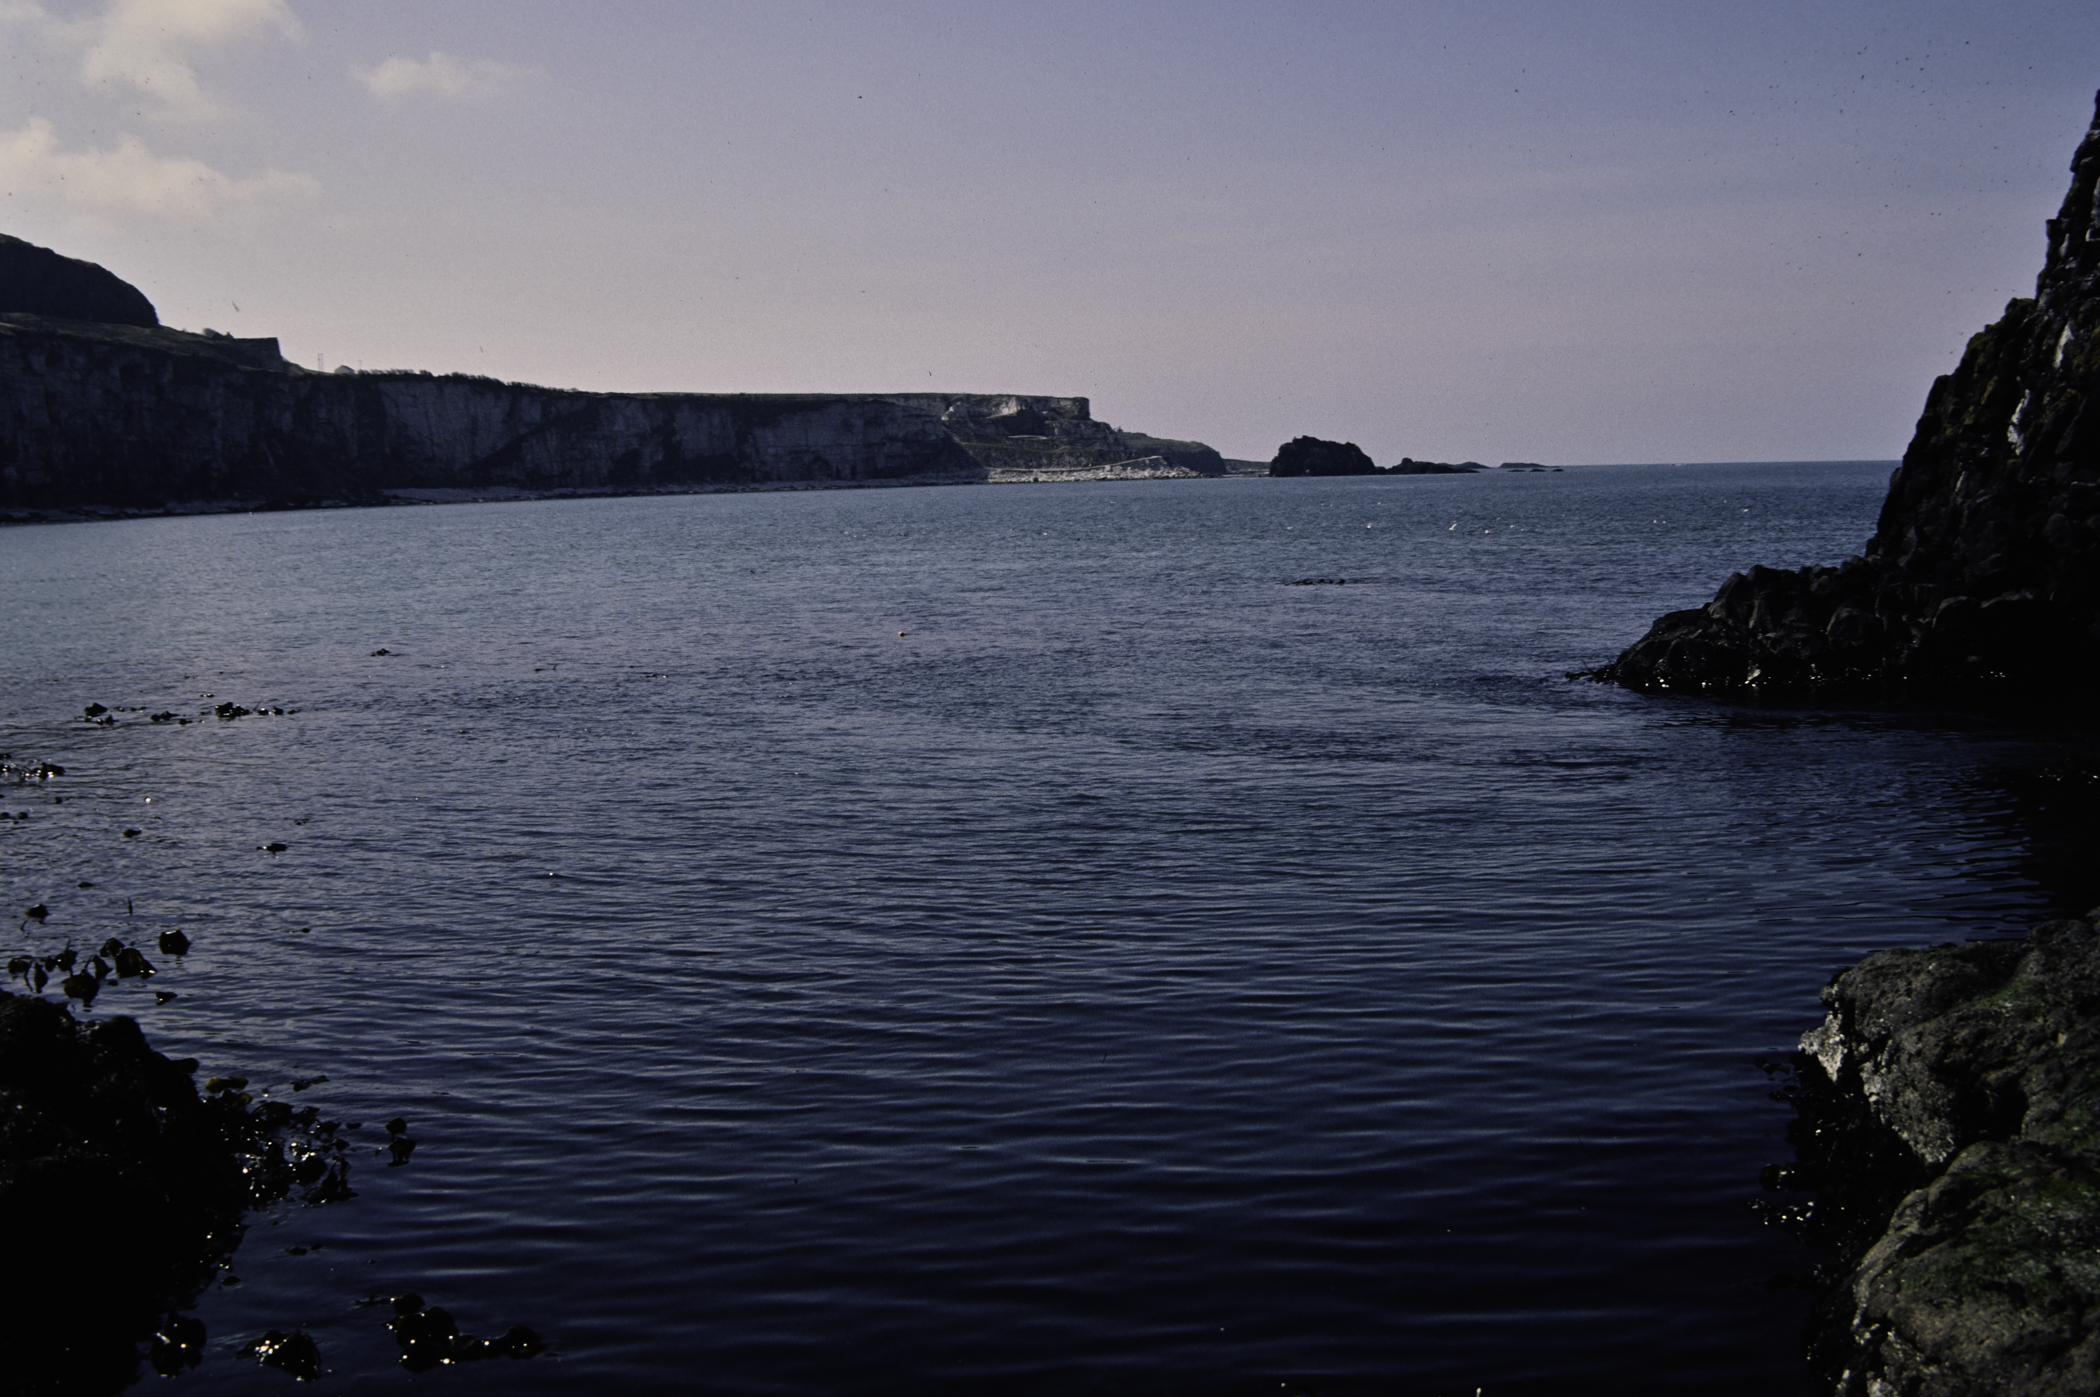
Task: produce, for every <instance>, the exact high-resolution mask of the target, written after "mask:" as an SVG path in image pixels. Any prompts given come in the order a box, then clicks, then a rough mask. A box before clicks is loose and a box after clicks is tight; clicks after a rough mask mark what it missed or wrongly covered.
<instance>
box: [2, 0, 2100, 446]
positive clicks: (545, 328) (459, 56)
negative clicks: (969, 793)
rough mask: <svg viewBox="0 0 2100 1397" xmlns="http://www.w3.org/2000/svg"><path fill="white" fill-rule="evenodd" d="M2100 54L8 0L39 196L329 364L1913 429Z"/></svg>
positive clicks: (1242, 13) (1954, 20) (2097, 24)
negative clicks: (1929, 390)
mask: <svg viewBox="0 0 2100 1397" xmlns="http://www.w3.org/2000/svg"><path fill="white" fill-rule="evenodd" d="M2096 88H2100V13H2096V12H2095V11H2094V9H2093V6H2092V3H2091V0H2078V2H2077V3H2060V2H2059V0H1998V3H1996V4H1994V5H1991V6H1988V7H1986V6H1982V5H1978V4H1975V3H1974V2H1973V0H1963V2H1962V3H1938V0H1917V2H1916V3H1901V4H1898V3H1855V4H1846V3H1833V0H1820V3H1815V4H1797V3H1792V0H1773V2H1772V3H1766V4H1761V5H1755V6H1751V5H1742V4H1737V3H1730V4H1722V3H1704V2H1703V0H1672V2H1671V3H1594V4H1575V3H1569V2H1568V0H1501V2H1500V3H1497V2H1496V0H1484V2H1476V3H1446V4H1410V3H1397V2H1396V3H1361V0H1351V2H1349V3H1343V2H1341V0H1337V2H1336V3H1318V0H1303V2H1302V3H1283V0H1274V2H1273V3H1264V4H1253V3H1230V0H1221V2H1220V3H1208V4H1198V3H1185V2H1184V0H1163V2H1162V3H1154V4H1145V3H1135V2H1133V0H1124V3H1118V4H1095V3H1060V2H1059V0H1038V3H1034V4H1028V5H1015V4H1003V3H996V0H973V2H972V3H967V4H964V3H954V4H951V3H928V2H924V0H899V2H898V3H892V4H881V3H873V2H872V0H861V2H860V3H795V2H794V0H774V3H756V4H745V3H718V4H711V3H700V2H698V0H683V2H680V3H654V2H653V0H651V2H648V3H644V2H643V0H634V2H633V3H629V2H628V0H588V3H584V2H583V0H574V2H571V0H501V2H500V3H497V2H496V0H445V3H443V4H432V3H429V0H414V2H413V3H407V2H405V0H330V3H328V4H326V5H323V4H320V3H317V2H316V0H97V2H96V3H74V4H69V3H63V2H62V0H42V3H37V0H0V232H6V233H11V234H13V235H15V236H17V237H22V238H26V239H28V240H29V241H31V242H35V243H40V244H42V245H44V246H47V247H53V248H57V249H58V250H60V251H62V252H65V253H67V254H68V255H71V256H76V257H83V258H86V259H88V260H90V261H94V262H99V263H101V264H102V265H104V266H106V267H108V268H109V269H110V270H112V271H114V272H116V273H117V274H118V275H120V276H122V277H124V278H125V279H126V280H129V281H131V282H132V283H133V284H135V285H137V286H138V287H139V288H140V289H141V290H143V291H144V292H145V293H146V294H147V296H148V297H150V298H151V299H152V300H153V302H154V304H155V305H156V306H157V307H158V309H159V311H160V314H161V318H162V320H163V321H164V322H165V323H168V324H171V325H175V326H179V327H183V328H188V329H201V328H205V327H212V328H216V329H221V330H226V331H230V332H232V333H235V334H241V335H275V336H277V337H278V338H279V339H280V340H281V341H282V343H283V346H284V349H285V352H286V354H287V355H289V356H291V357H293V358H295V359H297V360H299V361H300V362H303V363H307V364H319V365H323V366H325V367H328V368H334V367H335V366H336V365H338V364H345V363H347V364H350V365H352V366H353V367H364V368H422V369H430V370H433V371H436V372H449V371H460V372H469V373H482V374H489V375H493V376H495V377H498V378H505V379H512V380H518V381H523V382H531V383H543V384H551V385H555V386H561V387H579V388H591V389H618V390H648V391H665V390H669V391H693V392H803V391H810V392H904V391H930V390H939V391H952V392H1013V393H1046V394H1082V395H1085V396H1087V397H1090V398H1091V399H1092V400H1093V408H1094V415H1095V416H1096V417H1098V418H1101V419H1102V420H1105V421H1108V422H1111V423H1113V424H1115V425H1117V426H1119V427H1123V428H1126V429H1130V430H1138V431H1145V432H1150V433H1153V434H1155V435H1160V436H1171V437H1185V438H1195V439H1198V440H1202V441H1207V442H1209V443H1210V444H1212V445H1213V446H1216V447H1217V448H1218V449H1220V450H1221V451H1223V452H1224V453H1225V454H1226V455H1227V456H1231V457H1238V458H1242V459H1254V460H1266V459H1267V458H1269V457H1270V456H1271V455H1273V454H1274V452H1275V450H1276V448H1277V446H1278V445H1279V444H1280V443H1282V442H1283V441H1285V440H1287V439H1288V438H1290V437H1294V436H1298V435H1301V434H1311V435H1315V436H1321V437H1328V438H1333V439H1337V440H1349V441H1354V442H1357V443H1359V444H1360V445H1362V446H1363V447H1364V448H1365V449H1366V450H1367V451H1369V452H1370V453H1371V455H1372V457H1373V458H1374V459H1375V460H1377V461H1378V462H1379V463H1381V464H1386V463H1389V462H1391V461H1395V460H1398V459H1399V458H1400V457H1401V456H1403V455H1408V456H1414V457H1417V458H1423V459H1431V460H1460V459H1474V460H1481V461H1487V462H1491V463H1492V462H1496V461H1501V460H1540V461H1547V462H1552V463H1582V462H1621V461H1701V460H1814V459H1846V458H1853V459H1858V458H1891V457H1895V456H1898V455H1900V454H1901V452H1902V450H1903V447H1904V445H1905V443H1906V442H1907V441H1908V439H1909V436H1910V433H1911V430H1912V427H1913V426H1914V424H1915V422H1916V419H1917V415H1918V413H1919V411H1920V410H1921V408H1922V407H1923V404H1924V401H1925V394H1926V390H1927V389H1928V388H1929V386H1930V384H1931V381H1932V379H1933V377H1934V376H1935V375H1937V374H1940V373H1944V372H1947V371H1948V370H1949V369H1951V368H1952V367H1953V366H1954V364H1955V362H1956V361H1957V359H1958V358H1959V356H1960V353H1961V350H1962V347H1963V345H1964V343H1965V342H1966V340H1967V338H1968V337H1969V336H1970V335H1971V334H1973V333H1974V332H1975V331H1977V330H1979V329H1981V328H1982V327H1983V326H1984V325H1985V324H1986V323H1988V322H1989V321H1991V320H1993V319H1995V318H1996V317H1997V316H1998V315H1999V314H2000V313H2001V312H2002V310H2003V308H2004V304H2005V302H2006V301H2007V299H2009V298H2011V297H2013V296H2019V295H2027V294H2031V292H2032V290H2033V285H2034V277H2035V273H2036V272H2037V271H2038V270H2039V269H2040V266H2041V259H2042V254H2043V229H2042V221H2043V220H2044V219H2045V218H2047V217H2049V216H2051V215H2053V214H2054V213H2055V211H2056V209H2057V206H2058V205H2059V204H2060V202H2061V201H2062V198H2063V194H2064V190H2065V188H2066V187H2067V185H2068V175H2067V166H2068V162H2069V159H2070V155H2071V152H2072V150H2073V149H2074V148H2075V146H2076V145H2077V142H2078V140H2079V137H2080V136H2081V135H2082V134H2083V133H2084V131H2085V130H2086V128H2087V126H2088V125H2089V123H2090V122H2091V119H2092V116H2093V102H2094V93H2095V89H2096Z"/></svg>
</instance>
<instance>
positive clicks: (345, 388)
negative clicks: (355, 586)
mask: <svg viewBox="0 0 2100 1397" xmlns="http://www.w3.org/2000/svg"><path fill="white" fill-rule="evenodd" d="M984 476H985V470H984V467H983V466H982V465H980V464H979V463H978V462H977V461H975V460H974V459H972V457H971V456H970V455H969V453H968V452H966V451H965V450H964V449H963V448H962V446H961V445H960V444H959V443H958V442H957V441H956V439H955V437H954V436H953V435H952V434H950V433H949V432H948V430H947V429H946V428H944V427H943V426H942V425H941V423H940V421H939V420H938V419H936V418H934V417H932V416H930V415H928V414H927V413H925V412H923V411H919V410H917V409H915V408H912V407H910V406H907V405H905V404H901V403H898V402H894V401H890V400H887V399H883V398H878V397H842V396H819V395H811V396H808V397H798V396H760V395H699V394H668V393H665V394H617V393H581V392H566V391H561V390H556V389H547V388H533V387H528V386H525V385H520V384H507V383H498V382H495V381H493V380H489V379H481V378H471V377H467V376H463V375H447V376H442V377H440V376H433V375H429V374H417V373H377V374H322V373H308V372H305V371H303V370H300V369H297V368H294V367H292V366H290V365H287V364H285V363H284V362H283V361H282V360H281V359H278V358H277V356H276V352H275V345H274V343H273V342H271V341H252V340H232V339H227V338H223V337H214V336H208V335H189V334H184V333H182V332H179V331H172V330H151V331H148V330H138V329H128V330H127V329H124V328H122V327H115V326H105V325H90V324H85V323H82V322H74V321H60V320H46V319H42V318H40V317H35V316H24V315H12V316H0V508H11V509H64V508H69V507H75V506H80V505H103V506H116V507H120V508H156V507H165V506H168V505H170V504H174V505H180V504H182V503H184V502H191V501H204V500H230V499H248V500H265V501H279V502H283V503H288V504H299V503H313V502H319V501H323V500H338V501H343V502H346V503H357V502H368V503H369V502H377V501H378V500H379V499H380V498H382V493H383V492H385V491H388V490H399V489H468V490H482V489H489V488H491V487H508V488H513V489H520V490H618V489H650V488H669V487H677V486H681V485H728V484H767V483H794V482H810V483H843V482H856V481H861V482H865V481H883V480H902V479H919V478H923V479H953V480H970V479H977V480H981V479H983V478H984Z"/></svg>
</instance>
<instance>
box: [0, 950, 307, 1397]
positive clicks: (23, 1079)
mask: <svg viewBox="0 0 2100 1397" xmlns="http://www.w3.org/2000/svg"><path fill="white" fill-rule="evenodd" d="M196 1066H197V1064H196V1063H194V1062H190V1061H183V1062H171V1061H170V1060H168V1059H167V1058H165V1057H163V1056H161V1055H160V1054H159V1053H157V1052H155V1051H153V1049H152V1048H151V1047H149V1046H148V1045H147V1043H146V1039H145V1036H144V1035H143V1034H142V1033H140V1031H139V1026H138V1024H137V1023H136V1022H135V1021H134V1020H132V1019H128V1018H112V1019H106V1020H103V1021H101V1022H99V1023H96V1024H93V1025H91V1026H83V1025H82V1024H80V1023H79V1022H77V1021H76V1020H75V1019H74V1018H73V1016H72V1015H71V1014H70V1013H69V1012H68V1011H67V1010H66V1009H65V1008H64V1007H63V1006H61V1005H58V1004H55V1003H52V1002H51V1001H49V1000H45V999H41V998H38V997H36V996H33V995H12V994H7V993H5V992H4V991H0V1227H4V1229H5V1238H6V1242H5V1247H6V1250H5V1253H4V1255H5V1264H4V1265H0V1353H4V1354H5V1359H4V1364H5V1369H4V1371H5V1374H6V1382H5V1384H4V1385H5V1387H6V1390H7V1391H9V1392H11V1393H23V1394H32V1393H45V1392H50V1393H59V1392H63V1393H69V1394H79V1393H98V1392H115V1391H117V1390H119V1389H121V1388H122V1387H124V1386H126V1385H127V1384H128V1383H129V1382H130V1381H131V1379H132V1377H133V1375H134V1373H135V1372H136V1370H137V1368H138V1363H139V1345H140V1344H141V1343H143V1342H145V1341H146V1340H148V1339H149V1338H150V1339H152V1349H153V1356H154V1361H155V1364H156V1366H157V1367H161V1368H162V1369H163V1370H164V1371H176V1370H179V1369H180V1368H182V1367H186V1366H191V1365H194V1364H195V1363H196V1362H197V1361H198V1359H199V1358H200V1357H201V1356H202V1345H203V1334H202V1326H201V1325H198V1324H197V1322H196V1321H195V1320H191V1319H184V1318H181V1317H179V1316H174V1315H171V1314H170V1311H171V1310H173V1309H178V1308H180V1307H182V1306H183V1305H185V1304H187V1303H189V1301H190V1300H191V1299H193V1298H194V1297H195V1296H196V1294H197V1293H198V1291H199V1290H200V1289H201V1288H202V1287H203V1286H204V1285H205V1284H206V1283H207V1282H208V1281H209V1280H210V1279H211V1277H212V1275H213V1273H214V1268H215V1267H216V1266H217V1264H218V1263H219V1262H220V1260H221V1259H223V1258H224V1257H226V1256H228V1255H230V1254H231V1253H232V1251H233V1249H234V1247H235V1246H237V1245H238V1244H239V1241H240V1218H241V1214H242V1212H243V1211H244V1210H246V1209H247V1208H249V1207H252V1206H255V1205H257V1204H260V1203H263V1202H266V1201H268V1200H270V1199H271V1198H274V1197H281V1196H283V1195H284V1194H285V1193H287V1192H289V1191H290V1190H291V1189H293V1188H294V1187H295V1186H298V1185H304V1186H306V1187H305V1195H304V1196H305V1197H306V1198H307V1199H308V1201H313V1202H321V1201H328V1200H331V1199H334V1198H341V1197H347V1196H349V1189H348V1187H347V1184H346V1183H345V1171H346V1170H347V1167H348V1166H347V1165H346V1164H345V1163H344V1162H343V1161H342V1160H341V1159H340V1158H339V1157H338V1156H339V1151H337V1150H335V1149H334V1148H333V1147H332V1144H333V1142H332V1132H333V1130H334V1124H333V1123H332V1122H329V1123H323V1124H318V1125H317V1124H316V1123H315V1120H314V1117H315V1115H316V1114H317V1113H315V1112H314V1111H312V1110H311V1109H309V1110H307V1111H304V1112H294V1111H292V1110H291V1108H289V1107H288V1106H285V1105H283V1104H282V1103H272V1102H263V1103H259V1104H255V1105H253V1108H252V1109H251V1101H250V1097H249V1095H248V1094H247V1093H244V1092H241V1091H240V1090H239V1088H240V1087H241V1086H243V1085H245V1082H243V1081H242V1080H241V1079H238V1078H235V1079H225V1080H215V1082H214V1083H213V1084H211V1085H212V1086H215V1087H216V1088H217V1089H216V1090H208V1091H207V1093H206V1094H204V1095H200V1094H199V1093H198V1091H197V1088H196V1085H195V1083H194V1082H193V1081H192V1073H194V1072H195V1070H196ZM287 1137H289V1138H287ZM287 1144H289V1145H290V1149H289V1151H288V1150H287V1148H286V1146H287Z"/></svg>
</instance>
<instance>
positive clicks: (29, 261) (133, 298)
mask: <svg viewBox="0 0 2100 1397" xmlns="http://www.w3.org/2000/svg"><path fill="white" fill-rule="evenodd" d="M8 311H20V312H24V313H27V314H29V315H46V316H51V317H53V318H55V319H61V320H96V321H103V322H106V323H108V324H111V325H138V326H143V327H145V328H148V329H151V328H152V327H153V326H155V325H158V324H160V317H159V316H158V315H157V314H155V313H154V310H153V303H152V302H151V301H149V300H147V299H146V297H145V294H144V293H143V292H141V291H140V290H139V289H138V288H137V287H136V286H133V285H132V284H131V283H130V282H128V281H125V280H124V279H123V278H122V277H118V276H115V275H113V274H112V273H110V272H107V271H104V270H103V269H102V268H101V267H98V266H96V265H95V264H94V263H93V262H81V261H78V260H76V259H74V258H71V257H64V256H61V255H59V254H58V253H56V252H53V251H52V250H51V249H50V248H48V247H38V246H37V245H36V244H35V243H26V242H23V241H22V240H21V239H20V238H10V237H8V236H6V235H5V234H0V313H4V312H8Z"/></svg>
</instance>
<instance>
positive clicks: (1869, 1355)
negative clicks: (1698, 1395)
mask: <svg viewBox="0 0 2100 1397" xmlns="http://www.w3.org/2000/svg"><path fill="white" fill-rule="evenodd" d="M2093 916H2100V909H2096V912H2095V913H2094V914H2093ZM1823 1002H1824V1004H1825V1005H1826V1006H1828V1008H1829V1010H1830V1013H1829V1017H1828V1018H1827V1019H1826V1020H1825V1021H1824V1023H1823V1025H1822V1026H1821V1027H1820V1028H1817V1029H1816V1030H1814V1031H1813V1032H1811V1033H1809V1034H1808V1035H1807V1036H1806V1037H1805V1038H1803V1039H1802V1042H1801V1052H1800V1054H1799V1055H1798V1056H1797V1059H1796V1069H1797V1071H1798V1073H1799V1078H1800V1080H1799V1086H1798V1116H1797V1120H1796V1123H1795V1126H1794V1130H1793V1132H1792V1135H1793V1140H1794V1143H1795V1145H1796V1148H1797V1150H1798V1158H1797V1159H1796V1161H1795V1162H1794V1163H1793V1164H1791V1165H1788V1166H1783V1167H1780V1168H1775V1169H1773V1170H1768V1171H1767V1177H1766V1184H1767V1186H1768V1187H1769V1188H1771V1189H1773V1190H1774V1191H1775V1192H1782V1193H1783V1192H1794V1191H1799V1192H1807V1193H1812V1194H1813V1195H1814V1197H1813V1198H1811V1199H1809V1200H1808V1201H1806V1202H1803V1203H1794V1204H1791V1205H1785V1206H1779V1207H1775V1209H1774V1214H1775V1218H1776V1220H1778V1221H1782V1222H1785V1223H1787V1224H1788V1225H1790V1226H1792V1227H1794V1228H1795V1229H1796V1230H1798V1231H1801V1232H1802V1233H1804V1234H1805V1235H1806V1236H1807V1238H1808V1240H1810V1241H1812V1242H1818V1243H1821V1244H1823V1245H1826V1246H1829V1247H1831V1248H1832V1249H1833V1250H1834V1251H1835V1252H1836V1267H1835V1272H1834V1274H1833V1275H1831V1277H1830V1280H1831V1281H1832V1282H1833V1284H1831V1285H1830V1286H1829V1287H1828V1288H1827V1290H1826V1291H1825V1293H1824V1295H1823V1296H1822V1297H1821V1299H1820V1300H1819V1301H1818V1304H1817V1307H1816V1312H1815V1317H1814V1319H1813V1320H1812V1322H1811V1327H1810V1335H1809V1339H1810V1344H1809V1347H1810V1357H1811V1359H1812V1361H1813V1362H1814V1363H1815V1365H1816V1367H1817V1368H1818V1369H1819V1371H1820V1375H1821V1376H1822V1377H1823V1379H1824V1380H1825V1381H1826V1382H1827V1383H1828V1384H1829V1390H1831V1391H1833V1392H1835V1393H1837V1394H1839V1395H1840V1397H1883V1394H1890V1395H1891V1397H1893V1394H1902V1397H1984V1395H1985V1394H2004V1395H2005V1397H2015V1395H2016V1394H2017V1397H2072V1394H2087V1393H2092V1392H2096V1391H2100V1024H2096V1022H2095V1018H2094V1015H2095V1011H2096V1010H2100V930H2096V928H2095V925H2094V921H2093V917H2092V916H2089V917H2088V918H2087V919H2084V920H2076V919H2074V920H2065V921H2057V922H2050V923H2047V924H2045V925H2043V926H2041V927H2038V928H2036V929H2035V931H2034V932H2033V933H2032V934H2031V935H2030V936H2029V937H2027V938H2026V939H2024V940H2015V941H1993V942H1976V943H1971V944H1968V945H1954V946H1940V947H1936V948H1933V949H1931V950H1922V951H1883V952H1880V953H1878V954H1876V955H1872V956H1869V957H1867V959H1866V960H1864V961H1862V962H1861V963H1860V964H1859V965H1858V966H1856V967H1854V968H1853V969H1851V970H1848V971H1845V972H1844V973H1843V974H1841V975H1839V976H1838V977H1837V978H1836V979H1835V980H1833V981H1832V982H1831V984H1830V985H1829V987H1828V988H1826V989H1825V990H1824V991H1823Z"/></svg>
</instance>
